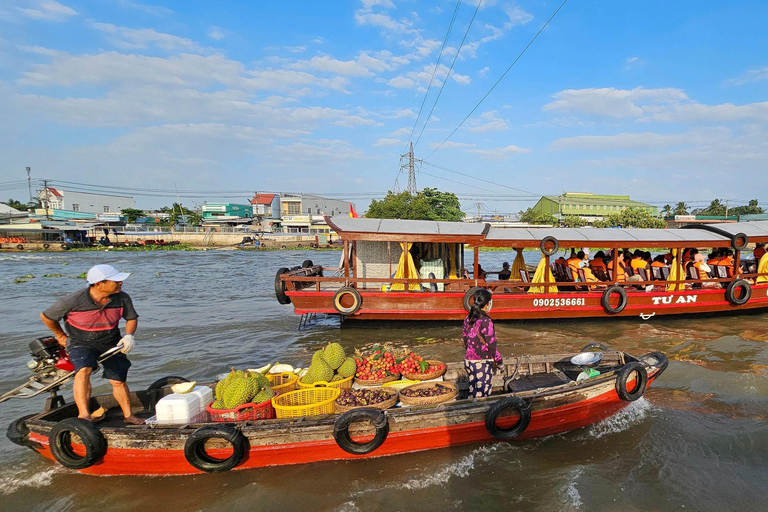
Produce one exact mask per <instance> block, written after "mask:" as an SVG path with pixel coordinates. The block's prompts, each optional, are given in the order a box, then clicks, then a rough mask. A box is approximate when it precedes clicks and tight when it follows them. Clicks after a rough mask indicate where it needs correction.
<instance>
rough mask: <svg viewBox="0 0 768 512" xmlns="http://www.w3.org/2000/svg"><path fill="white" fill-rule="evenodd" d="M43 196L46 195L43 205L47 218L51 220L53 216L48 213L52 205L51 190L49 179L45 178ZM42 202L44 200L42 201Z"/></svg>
mask: <svg viewBox="0 0 768 512" xmlns="http://www.w3.org/2000/svg"><path fill="white" fill-rule="evenodd" d="M43 191H44V194H43V197H45V204H44V205H42V206H43V208H45V220H51V216H50V215H49V214H48V208H49V207H50V206H51V201H50V197H49V195H48V194H50V191H49V190H48V180H43ZM41 202H42V201H41Z"/></svg>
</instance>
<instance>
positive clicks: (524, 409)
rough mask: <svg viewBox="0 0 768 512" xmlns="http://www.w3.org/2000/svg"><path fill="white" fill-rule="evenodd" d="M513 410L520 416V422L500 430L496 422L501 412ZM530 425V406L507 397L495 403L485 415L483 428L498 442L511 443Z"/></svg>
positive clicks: (519, 399) (513, 397) (517, 399)
mask: <svg viewBox="0 0 768 512" xmlns="http://www.w3.org/2000/svg"><path fill="white" fill-rule="evenodd" d="M506 409H515V410H516V411H517V413H518V414H519V415H520V421H518V422H517V423H516V424H515V425H513V426H512V427H509V428H501V427H499V426H498V425H497V424H496V420H497V419H498V418H499V415H500V414H501V413H502V411H504V410H506ZM530 423H531V406H530V404H527V403H525V400H523V399H522V398H518V397H516V396H507V397H504V398H502V399H500V400H498V401H496V402H495V403H494V404H493V405H491V407H490V408H489V409H488V412H486V413H485V428H486V430H488V433H489V434H491V435H492V436H493V437H495V438H496V439H498V440H500V441H511V440H512V439H515V438H516V437H518V436H519V435H520V434H522V433H523V432H525V429H527V428H528V425H529V424H530Z"/></svg>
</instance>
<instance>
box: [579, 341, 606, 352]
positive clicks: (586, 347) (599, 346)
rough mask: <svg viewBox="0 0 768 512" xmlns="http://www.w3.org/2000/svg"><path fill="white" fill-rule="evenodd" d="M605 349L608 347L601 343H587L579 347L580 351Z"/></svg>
mask: <svg viewBox="0 0 768 512" xmlns="http://www.w3.org/2000/svg"><path fill="white" fill-rule="evenodd" d="M595 349H597V350H595ZM607 350H608V347H606V346H605V345H603V344H602V343H587V344H586V345H584V346H583V347H581V351H582V352H606V351H607Z"/></svg>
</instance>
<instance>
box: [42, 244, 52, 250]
mask: <svg viewBox="0 0 768 512" xmlns="http://www.w3.org/2000/svg"><path fill="white" fill-rule="evenodd" d="M50 246H51V244H43V249H48V248H49V247H50Z"/></svg>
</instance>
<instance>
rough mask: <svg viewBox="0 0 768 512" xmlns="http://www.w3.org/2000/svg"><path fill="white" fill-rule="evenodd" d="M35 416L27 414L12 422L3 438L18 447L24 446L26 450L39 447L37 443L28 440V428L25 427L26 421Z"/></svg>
mask: <svg viewBox="0 0 768 512" xmlns="http://www.w3.org/2000/svg"><path fill="white" fill-rule="evenodd" d="M33 416H37V414H27V415H26V416H23V417H21V418H19V419H17V420H15V421H12V422H11V424H10V425H8V430H6V432H5V436H6V437H7V438H8V439H9V440H10V441H11V442H12V443H13V444H17V445H19V446H26V447H28V448H34V447H35V446H39V445H38V444H37V443H35V442H33V441H30V440H29V427H27V420H28V419H29V418H31V417H33Z"/></svg>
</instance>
